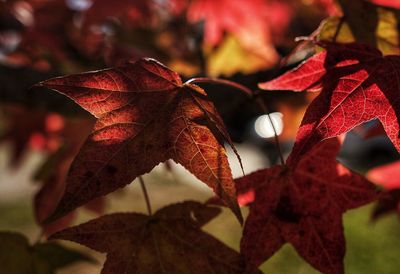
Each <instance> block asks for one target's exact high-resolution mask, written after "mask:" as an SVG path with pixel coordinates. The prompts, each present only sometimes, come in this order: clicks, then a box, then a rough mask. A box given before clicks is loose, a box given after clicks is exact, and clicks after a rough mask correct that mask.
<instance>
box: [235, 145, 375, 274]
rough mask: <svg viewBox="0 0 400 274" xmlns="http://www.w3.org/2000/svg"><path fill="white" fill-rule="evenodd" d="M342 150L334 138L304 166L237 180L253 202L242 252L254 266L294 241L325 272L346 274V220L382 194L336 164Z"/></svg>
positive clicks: (275, 169)
mask: <svg viewBox="0 0 400 274" xmlns="http://www.w3.org/2000/svg"><path fill="white" fill-rule="evenodd" d="M339 149H340V144H339V142H338V140H337V139H330V140H327V141H325V142H322V143H319V144H318V145H316V146H315V147H313V149H312V150H311V151H309V153H308V154H306V155H304V156H303V157H302V158H301V159H300V160H299V162H298V163H294V162H290V163H288V164H287V165H286V166H274V167H272V168H268V169H263V170H260V171H257V172H254V173H252V174H250V175H247V176H245V177H242V178H239V179H237V180H236V186H237V190H238V194H239V197H241V196H243V195H245V196H247V199H244V200H243V199H242V200H243V201H245V202H247V203H250V214H249V216H248V218H247V220H246V223H245V228H244V232H243V238H242V242H241V251H242V253H243V254H244V256H245V258H246V262H247V263H248V264H249V265H250V266H251V267H253V266H259V265H260V264H261V263H263V262H264V261H266V260H267V259H269V258H270V257H271V256H272V255H273V254H274V253H275V252H276V251H278V250H279V249H280V248H281V247H282V245H283V244H285V243H286V242H288V243H291V244H292V245H293V246H294V248H295V249H296V250H297V252H298V253H299V255H300V256H301V257H303V258H304V259H305V260H306V261H307V262H308V263H310V264H311V265H312V266H313V267H315V268H316V269H318V270H319V271H321V272H323V273H335V274H336V273H344V269H343V268H344V267H343V258H344V254H345V239H344V235H343V223H342V215H343V213H344V212H345V211H346V210H348V209H352V208H356V207H359V206H361V205H364V204H367V203H369V202H371V201H372V200H374V199H375V198H376V191H375V187H374V185H372V184H370V183H369V182H368V181H367V180H366V179H364V178H363V177H361V176H360V175H357V174H354V173H352V172H351V171H350V170H348V169H347V168H345V167H344V166H343V165H341V164H339V163H338V162H337V161H336V158H335V157H336V154H337V153H338V151H339ZM249 194H250V195H249ZM252 196H253V197H254V198H253V199H254V201H252V202H251V199H248V198H249V197H252Z"/></svg>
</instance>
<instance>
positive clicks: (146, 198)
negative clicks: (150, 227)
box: [139, 176, 153, 216]
mask: <svg viewBox="0 0 400 274" xmlns="http://www.w3.org/2000/svg"><path fill="white" fill-rule="evenodd" d="M139 182H140V186H141V187H142V191H143V196H144V199H145V201H146V206H147V212H148V213H149V215H150V216H151V215H153V213H152V210H151V204H150V198H149V194H148V193H147V189H146V185H145V184H144V180H143V177H142V176H139Z"/></svg>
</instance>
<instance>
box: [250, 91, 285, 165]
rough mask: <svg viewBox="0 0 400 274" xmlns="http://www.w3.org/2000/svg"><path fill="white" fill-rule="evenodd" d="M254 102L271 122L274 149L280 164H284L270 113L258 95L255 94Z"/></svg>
mask: <svg viewBox="0 0 400 274" xmlns="http://www.w3.org/2000/svg"><path fill="white" fill-rule="evenodd" d="M256 102H257V104H258V106H259V107H260V108H261V110H262V112H264V113H266V114H267V116H268V119H269V122H270V123H271V126H272V130H273V131H274V137H275V145H276V149H277V151H278V154H279V158H280V160H281V164H282V165H285V160H284V159H283V154H282V149H281V144H280V142H279V137H278V134H277V132H276V128H275V125H274V123H273V121H272V118H271V115H270V114H269V111H268V108H267V105H266V104H265V103H264V101H263V100H262V99H261V97H259V96H257V98H256Z"/></svg>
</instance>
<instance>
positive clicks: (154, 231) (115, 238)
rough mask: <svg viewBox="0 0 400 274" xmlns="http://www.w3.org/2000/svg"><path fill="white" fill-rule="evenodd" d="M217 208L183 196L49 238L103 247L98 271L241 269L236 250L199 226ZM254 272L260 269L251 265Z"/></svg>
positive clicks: (227, 272) (179, 273) (180, 273)
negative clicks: (153, 209) (104, 256)
mask: <svg viewBox="0 0 400 274" xmlns="http://www.w3.org/2000/svg"><path fill="white" fill-rule="evenodd" d="M219 212H220V210H219V209H218V208H216V207H209V206H206V205H202V204H200V203H198V202H191V201H187V202H184V203H179V204H173V205H169V206H167V207H164V208H162V209H160V210H159V211H157V212H156V213H155V214H154V215H152V216H148V215H144V214H140V213H116V214H111V215H105V216H102V217H100V218H98V219H95V220H92V221H90V222H87V223H85V224H82V225H79V226H75V227H71V228H68V229H66V230H63V231H60V232H58V233H56V234H54V235H53V236H51V239H63V240H69V241H73V242H77V243H79V244H83V245H85V246H88V247H90V248H92V249H94V250H97V251H99V252H103V253H107V260H106V262H105V263H104V267H103V270H102V272H101V273H102V274H112V273H125V274H133V273H146V274H156V273H176V274H184V273H194V274H197V273H198V274H201V273H221V274H234V273H235V274H241V273H243V267H244V264H243V260H242V257H241V256H240V255H239V253H237V252H236V251H234V250H233V249H231V248H229V247H227V246H225V245H224V244H223V243H222V242H220V241H218V240H217V239H215V238H213V237H212V236H210V235H209V234H207V233H205V232H203V231H202V230H201V227H202V226H203V225H205V224H206V223H207V222H209V221H210V220H211V219H213V218H214V217H215V216H217V215H218V214H219ZM252 273H254V274H256V273H257V274H260V273H261V272H260V271H258V270H256V269H253V270H252Z"/></svg>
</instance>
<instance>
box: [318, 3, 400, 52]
mask: <svg viewBox="0 0 400 274" xmlns="http://www.w3.org/2000/svg"><path fill="white" fill-rule="evenodd" d="M340 4H341V6H342V10H343V13H344V15H343V16H341V17H338V16H333V17H329V18H328V19H326V20H324V21H323V22H322V24H321V26H320V27H319V28H318V30H317V31H318V39H320V40H324V41H334V42H338V43H351V42H358V43H364V44H367V45H369V46H371V47H377V48H378V49H379V50H381V51H382V53H383V54H399V53H400V47H399V39H398V36H399V30H398V27H397V22H398V18H399V12H397V11H394V10H391V9H385V8H382V7H379V6H376V5H373V4H371V3H368V2H366V1H364V0H353V1H340Z"/></svg>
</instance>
